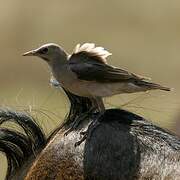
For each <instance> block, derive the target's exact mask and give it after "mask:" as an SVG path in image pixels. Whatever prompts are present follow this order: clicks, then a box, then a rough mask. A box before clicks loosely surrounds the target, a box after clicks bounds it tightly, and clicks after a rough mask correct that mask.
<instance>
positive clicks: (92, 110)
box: [64, 108, 95, 136]
mask: <svg viewBox="0 0 180 180" xmlns="http://www.w3.org/2000/svg"><path fill="white" fill-rule="evenodd" d="M94 110H95V109H94V108H91V109H90V110H89V111H87V112H85V113H83V114H81V115H80V116H79V117H78V118H76V119H75V120H74V122H73V123H72V126H71V127H70V128H69V129H68V130H67V131H66V132H65V133H64V135H65V136H67V135H68V134H69V133H70V132H72V131H74V130H76V129H77V127H78V126H79V124H80V123H81V122H82V121H84V120H86V119H87V118H89V116H90V115H91V114H92V113H93V112H94Z"/></svg>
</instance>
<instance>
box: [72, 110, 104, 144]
mask: <svg viewBox="0 0 180 180" xmlns="http://www.w3.org/2000/svg"><path fill="white" fill-rule="evenodd" d="M103 114H104V113H99V114H98V115H97V117H96V118H95V120H93V121H92V122H91V123H90V125H89V126H88V129H87V130H86V131H82V132H80V135H82V136H83V137H82V138H81V139H80V140H79V141H78V142H76V143H75V147H77V146H79V145H80V144H81V143H82V142H84V141H85V140H86V141H89V140H90V138H91V136H92V133H93V131H94V130H95V129H96V128H97V127H98V126H99V125H100V122H99V118H100V117H101V116H102V115H103Z"/></svg>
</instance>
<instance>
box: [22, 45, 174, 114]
mask: <svg viewBox="0 0 180 180" xmlns="http://www.w3.org/2000/svg"><path fill="white" fill-rule="evenodd" d="M110 55H112V53H110V52H109V51H108V50H106V49H105V48H103V47H100V46H96V45H95V44H94V43H83V44H77V45H76V46H75V48H74V50H73V52H72V53H71V54H68V53H67V52H66V51H65V50H64V49H63V48H62V47H61V46H59V45H58V44H55V43H47V44H44V45H42V46H40V47H38V48H37V49H33V50H31V51H28V52H26V53H24V54H23V56H37V57H40V58H41V59H43V60H44V61H45V62H47V64H48V65H49V67H50V69H51V72H52V75H53V77H54V78H55V79H56V80H57V81H58V82H59V83H60V85H61V86H62V87H63V88H64V89H66V90H68V91H69V92H71V93H73V94H75V95H78V96H82V97H88V98H90V99H91V100H92V104H93V105H94V107H98V111H99V112H102V113H103V112H104V111H105V107H104V103H103V98H105V97H109V96H113V95H117V94H124V93H136V92H143V91H149V90H156V89H159V90H164V91H170V90H171V88H168V87H165V86H162V85H160V84H157V83H153V82H150V78H147V77H144V76H140V75H137V74H135V73H132V72H129V71H127V70H124V69H121V68H119V67H115V66H112V65H109V64H108V63H107V58H108V57H109V56H110Z"/></svg>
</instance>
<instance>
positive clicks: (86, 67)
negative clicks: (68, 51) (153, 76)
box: [69, 52, 145, 83]
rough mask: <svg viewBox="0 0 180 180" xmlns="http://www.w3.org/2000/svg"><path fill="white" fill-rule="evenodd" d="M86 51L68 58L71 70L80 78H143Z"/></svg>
mask: <svg viewBox="0 0 180 180" xmlns="http://www.w3.org/2000/svg"><path fill="white" fill-rule="evenodd" d="M98 58H99V57H96V56H93V54H90V53H88V52H80V53H77V54H73V55H72V56H71V57H70V59H69V67H70V69H71V71H73V72H74V73H76V75H77V77H78V78H79V79H81V80H87V81H97V82H102V83H105V82H122V81H127V80H143V79H145V78H143V77H141V76H138V75H135V74H133V73H129V72H128V71H125V70H123V69H119V68H116V67H113V66H110V65H107V64H105V63H103V62H102V61H100V60H99V59H98Z"/></svg>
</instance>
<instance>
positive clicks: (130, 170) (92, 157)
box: [7, 93, 180, 180]
mask: <svg viewBox="0 0 180 180" xmlns="http://www.w3.org/2000/svg"><path fill="white" fill-rule="evenodd" d="M68 97H69V99H70V102H71V110H70V113H69V115H68V117H67V118H66V121H65V123H63V125H62V126H61V128H57V130H56V131H55V132H54V133H52V135H51V136H50V138H49V139H48V142H47V145H46V147H45V148H44V149H43V150H42V151H41V152H40V154H39V155H38V157H37V158H36V160H35V161H34V163H33V164H32V166H31V168H30V169H29V171H28V173H27V175H26V177H25V179H26V180H34V179H35V180H36V179H37V180H39V179H40V180H48V179H49V180H51V179H60V180H61V179H62V180H76V179H77V180H81V179H86V180H91V179H97V180H101V179H102V180H104V179H105V180H131V179H132V180H133V179H139V180H140V179H143V180H144V179H146V180H150V179H153V180H159V179H163V180H168V179H169V180H172V179H173V180H176V179H177V180H178V178H179V177H180V139H179V137H177V136H176V135H174V134H172V133H170V132H168V131H166V130H164V129H162V128H159V127H157V126H155V125H153V124H152V123H150V122H148V121H147V120H145V119H143V118H142V117H140V116H138V115H136V114H133V113H131V112H128V111H125V110H120V109H109V110H106V112H105V114H104V115H103V116H102V117H101V118H100V119H99V121H100V125H99V126H98V127H97V128H96V129H95V130H94V132H93V134H92V136H91V138H90V139H89V140H88V141H86V142H83V143H82V144H81V145H80V146H78V147H76V148H75V147H74V144H75V142H77V141H78V140H79V138H80V131H82V130H85V129H86V128H87V127H88V124H89V123H90V122H91V120H90V119H89V120H86V121H84V122H81V124H80V125H79V127H78V128H77V130H75V131H72V132H71V133H70V134H68V136H64V132H65V131H66V130H67V129H69V128H70V127H71V125H72V123H73V122H74V120H76V117H77V116H79V114H81V113H83V112H85V111H87V110H88V109H89V107H91V103H90V101H89V100H88V99H86V98H80V97H77V96H74V95H72V94H70V93H68ZM7 134H8V133H7ZM19 138H20V137H19ZM22 139H23V138H22ZM40 149H41V148H40ZM7 157H11V156H9V155H8V153H7ZM17 158H18V159H20V158H19V156H17ZM11 159H12V160H11V161H13V158H11ZM18 170H19V168H17V169H16V170H15V171H18ZM14 174H16V173H14ZM17 177H18V176H14V179H16V178H17ZM19 177H21V178H22V179H23V177H24V174H23V175H21V174H19ZM12 179H13V178H12Z"/></svg>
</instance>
